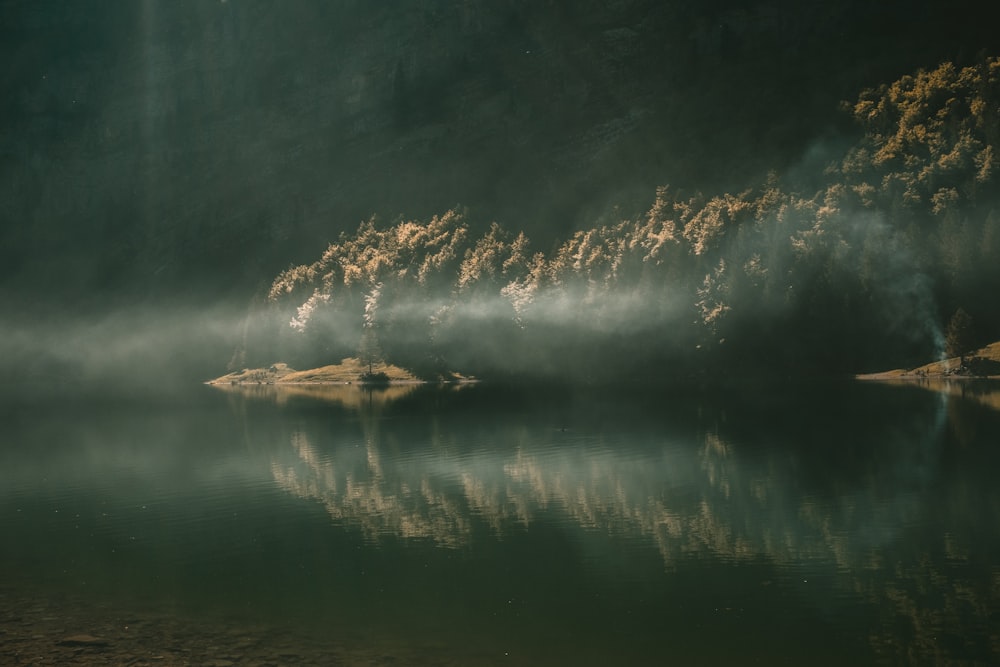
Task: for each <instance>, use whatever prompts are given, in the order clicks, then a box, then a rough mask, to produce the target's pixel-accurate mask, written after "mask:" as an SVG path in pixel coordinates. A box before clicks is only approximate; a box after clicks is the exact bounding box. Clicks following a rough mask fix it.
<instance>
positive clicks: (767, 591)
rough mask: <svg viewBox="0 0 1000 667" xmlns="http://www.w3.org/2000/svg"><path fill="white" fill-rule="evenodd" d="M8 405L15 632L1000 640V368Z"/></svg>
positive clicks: (390, 646) (485, 653)
mask: <svg viewBox="0 0 1000 667" xmlns="http://www.w3.org/2000/svg"><path fill="white" fill-rule="evenodd" d="M0 416H2V422H0V424H2V425H0V434H2V435H0V536H2V537H0V573H2V574H0V663H3V664H15V665H16V664H105V663H111V664H134V665H143V664H158V665H173V664H176V665H181V664H211V665H217V666H220V667H221V666H225V665H234V664H239V665H244V664H246V665H269V664H270V665H283V664H295V665H300V664H301V665H308V664H312V665H327V664H349V665H353V664H357V665H606V664H629V665H653V664H680V665H688V664H698V665H737V664H762V665H775V664H789V665H801V664H811V665H816V664H829V665H844V664H852V665H861V664H900V663H949V664H951V663H954V664H988V663H994V664H996V663H1000V484H997V482H996V479H995V478H996V475H997V473H998V471H1000V389H998V387H997V386H996V385H981V384H972V383H968V384H940V385H938V386H935V387H931V386H927V387H916V386H888V385H882V384H862V383H845V384H838V385H822V384H810V385H797V386H779V387H775V386H759V387H758V386H742V387H732V388H729V389H725V390H718V389H716V390H712V391H709V390H707V389H692V390H690V391H678V390H661V391H654V390H643V389H630V390H622V389H621V388H617V389H602V388H580V387H575V388H573V387H571V388H567V387H542V386H533V387H528V388H511V387H495V386H490V385H485V384H483V385H469V386H444V387H436V386H417V385H412V386H409V385H407V386H392V387H389V388H384V389H372V390H366V389H363V388H360V387H356V386H327V387H320V386H298V387H276V386H268V385H263V386H255V387H245V388H240V387H208V386H194V387H191V388H190V390H189V391H188V392H185V393H183V395H179V396H173V395H169V396H165V395H159V396H155V397H152V396H151V397H142V396H132V397H130V398H128V399H127V400H106V399H102V397H101V396H100V395H99V394H97V395H95V394H93V393H90V394H88V395H80V396H66V395H63V396H61V397H60V398H58V399H41V398H35V399H30V400H29V399H24V398H8V399H6V400H5V404H4V407H3V412H2V415H0ZM74 638H75V639H74Z"/></svg>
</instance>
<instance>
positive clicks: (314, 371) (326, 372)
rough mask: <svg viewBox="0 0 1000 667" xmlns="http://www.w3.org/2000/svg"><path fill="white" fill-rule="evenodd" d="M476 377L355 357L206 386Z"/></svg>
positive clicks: (278, 366) (230, 376) (261, 371)
mask: <svg viewBox="0 0 1000 667" xmlns="http://www.w3.org/2000/svg"><path fill="white" fill-rule="evenodd" d="M475 381H476V380H475V378H473V377H469V376H465V375H461V374H458V373H446V374H442V375H439V376H437V377H435V378H425V377H418V376H417V375H415V374H414V373H412V372H410V371H408V370H406V369H405V368H400V367H399V366H395V365H393V364H387V363H385V362H381V361H380V362H377V363H373V364H365V363H362V362H361V360H360V359H358V358H356V357H347V358H345V359H342V360H341V361H340V363H339V364H331V365H328V366H320V367H318V368H310V369H307V370H295V369H294V368H291V367H289V366H288V364H285V363H274V364H271V365H270V366H268V367H266V368H244V369H243V370H240V371H234V372H232V373H227V374H226V375H223V376H221V377H217V378H215V379H214V380H209V381H208V382H206V383H205V384H227V385H234V384H236V385H239V384H368V385H386V384H419V383H433V382H437V383H455V382H475Z"/></svg>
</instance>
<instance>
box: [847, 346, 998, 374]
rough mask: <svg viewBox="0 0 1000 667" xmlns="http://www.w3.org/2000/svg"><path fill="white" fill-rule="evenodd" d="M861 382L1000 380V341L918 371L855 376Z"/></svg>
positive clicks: (917, 369) (933, 363) (893, 371)
mask: <svg viewBox="0 0 1000 667" xmlns="http://www.w3.org/2000/svg"><path fill="white" fill-rule="evenodd" d="M855 377H856V378H857V379H858V380H926V379H956V380H958V379H988V380H998V379H1000V341H997V342H995V343H990V344H989V345H987V346H986V347H982V348H979V349H978V350H976V351H974V352H970V353H969V354H965V355H963V356H961V357H952V358H950V359H942V360H940V361H934V362H931V363H929V364H924V365H923V366H918V367H917V368H911V369H903V368H897V369H894V370H891V371H882V372H880V373H866V374H862V375H856V376H855Z"/></svg>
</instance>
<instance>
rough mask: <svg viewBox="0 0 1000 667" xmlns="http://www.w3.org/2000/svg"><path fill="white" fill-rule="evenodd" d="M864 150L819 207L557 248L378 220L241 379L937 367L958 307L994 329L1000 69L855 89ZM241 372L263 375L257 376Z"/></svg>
mask: <svg viewBox="0 0 1000 667" xmlns="http://www.w3.org/2000/svg"><path fill="white" fill-rule="evenodd" d="M844 112H845V113H847V114H849V115H850V116H852V117H853V119H854V121H855V122H857V123H858V124H859V125H860V127H861V128H862V129H863V136H862V137H861V139H860V140H859V141H858V142H857V143H856V144H855V145H853V146H851V147H850V148H848V149H847V150H846V151H844V153H843V154H842V155H841V156H840V157H839V159H836V160H832V161H831V162H829V163H828V164H827V165H826V169H825V170H824V175H823V177H822V178H823V180H824V181H825V183H823V184H822V186H821V187H819V188H818V189H816V190H814V191H809V192H803V191H801V190H798V189H790V186H789V185H788V184H787V183H785V182H783V180H782V179H781V178H779V177H778V176H777V175H775V174H771V175H770V176H768V177H767V178H766V179H763V180H762V181H761V182H760V183H758V184H756V185H754V186H753V187H750V188H748V189H746V190H743V191H742V192H739V193H737V194H729V193H726V194H720V195H714V196H708V195H703V194H693V195H685V194H682V193H679V192H675V191H673V190H672V189H671V188H670V187H667V186H663V187H660V188H658V189H657V190H656V192H655V202H654V204H653V205H652V207H651V208H650V209H649V210H648V211H646V212H645V213H643V214H641V215H638V216H635V217H622V218H620V219H618V220H612V221H608V222H603V223H600V224H596V225H595V226H594V227H592V228H590V229H584V230H581V231H578V232H576V233H574V234H573V235H572V236H571V237H570V238H568V239H567V240H566V241H565V242H563V243H561V244H559V245H558V246H556V247H555V248H554V249H552V250H551V251H549V252H546V251H544V250H538V249H533V248H532V246H531V242H530V240H529V239H528V237H527V236H526V235H525V233H524V232H523V231H517V232H516V233H515V232H512V231H507V230H506V229H504V227H503V226H501V225H499V224H496V223H494V224H493V225H492V226H490V227H489V228H488V230H487V231H486V232H485V233H482V234H475V233H473V232H472V226H471V225H470V224H469V222H468V220H467V219H466V216H465V215H463V213H462V212H460V211H455V210H451V211H448V212H447V213H444V214H442V215H439V216H434V217H433V218H431V219H430V220H428V221H425V222H419V221H405V222H399V223H396V224H393V225H387V226H378V225H376V224H375V223H374V222H372V221H368V222H366V223H364V224H362V225H361V227H360V228H359V229H358V230H357V232H356V233H354V234H345V235H342V236H341V238H340V239H339V240H338V241H337V242H335V243H333V244H331V245H330V246H329V247H328V248H327V249H326V251H325V252H324V253H323V255H322V256H321V257H320V259H319V260H317V261H315V262H313V263H311V264H305V265H301V266H295V267H291V268H289V269H288V270H286V271H284V272H282V273H281V275H279V276H278V277H277V278H276V280H275V281H274V283H273V285H272V286H271V288H270V292H269V295H268V300H269V302H270V306H269V307H267V308H263V309H260V310H258V311H257V313H256V315H255V316H254V317H255V318H256V320H257V323H256V324H254V325H253V327H252V328H251V329H252V331H249V330H248V336H247V339H246V340H245V341H244V344H243V345H242V346H241V348H240V349H239V350H238V354H237V357H236V359H235V360H234V363H236V364H245V363H249V362H253V361H268V360H269V359H267V357H268V356H273V355H275V354H284V355H292V356H296V355H298V356H300V357H303V358H309V357H310V356H316V355H318V356H323V355H333V356H332V358H339V356H337V355H339V354H349V353H351V352H352V351H353V350H355V349H357V347H358V344H359V341H360V340H362V339H363V338H364V337H365V336H367V337H368V338H371V337H373V336H376V337H377V339H378V343H379V348H380V350H381V352H382V353H383V354H384V355H385V356H386V357H387V358H388V359H389V360H391V361H392V362H394V363H398V364H401V365H405V366H410V367H414V368H424V369H427V370H433V369H434V368H435V367H441V368H443V367H445V366H449V367H455V368H458V369H460V370H464V371H471V372H479V373H490V372H492V373H494V374H495V373H498V372H500V373H514V374H541V373H558V374H560V375H570V376H577V377H597V378H600V377H610V376H621V375H622V374H635V373H639V374H649V373H654V374H662V373H667V374H669V373H681V374H684V375H687V374H690V373H692V372H714V371H724V372H748V371H752V372H768V371H777V372H781V373H789V372H803V371H810V372H811V371H819V372H849V371H856V370H864V369H871V368H875V367H878V366H886V365H887V364H895V363H907V362H912V361H916V360H919V359H922V358H927V357H933V356H935V355H937V354H940V353H942V352H943V351H944V345H945V340H944V335H943V333H942V331H943V330H944V328H945V325H946V324H947V321H948V318H949V317H950V316H951V314H952V313H953V312H954V311H955V310H956V309H958V308H962V309H964V311H966V312H968V313H970V314H971V318H972V319H973V321H975V322H976V327H977V331H978V333H979V336H980V337H985V336H995V335H996V333H997V332H998V331H1000V314H998V313H997V311H996V308H995V294H996V293H997V289H998V288H1000V268H998V267H1000V263H998V261H997V260H998V259H1000V190H998V188H997V178H998V173H997V172H998V170H997V151H998V149H1000V146H998V138H1000V59H997V58H987V59H984V60H982V61H981V62H979V63H977V64H976V65H973V66H969V67H964V68H959V67H956V66H955V65H953V64H950V63H946V64H943V65H941V66H939V67H937V68H936V69H933V70H926V71H925V70H921V71H918V72H917V73H915V74H913V75H907V76H905V77H902V78H901V79H899V80H897V81H895V82H893V83H891V84H888V85H883V86H879V87H877V88H872V89H868V90H865V91H863V92H862V93H861V94H860V96H859V97H858V98H857V101H856V102H855V103H853V104H852V105H845V109H844ZM248 355H249V358H248Z"/></svg>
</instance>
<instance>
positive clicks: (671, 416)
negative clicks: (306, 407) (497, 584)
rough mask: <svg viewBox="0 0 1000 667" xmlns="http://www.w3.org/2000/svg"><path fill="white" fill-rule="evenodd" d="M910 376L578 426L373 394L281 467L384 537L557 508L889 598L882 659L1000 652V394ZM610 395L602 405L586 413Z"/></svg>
mask: <svg viewBox="0 0 1000 667" xmlns="http://www.w3.org/2000/svg"><path fill="white" fill-rule="evenodd" d="M892 391H893V390H892V389H891V388H888V389H887V388H879V389H873V390H867V389H866V390H864V391H863V392H862V394H861V395H856V394H852V393H850V392H847V393H837V392H835V393H832V394H818V395H813V396H807V397H802V396H798V397H785V399H787V400H788V401H789V402H787V403H782V401H777V402H772V403H770V404H766V405H761V404H753V403H747V401H746V400H745V399H741V400H738V401H736V402H735V403H734V402H731V401H730V402H726V403H723V405H722V406H721V407H716V408H711V407H709V408H706V407H705V406H700V408H699V409H698V410H692V409H691V406H690V405H686V404H684V402H683V401H680V404H679V405H676V406H674V407H673V408H669V407H665V408H664V409H661V410H658V411H657V412H655V413H652V414H656V415H658V416H657V417H656V418H650V416H649V414H648V413H647V414H646V417H645V419H646V421H642V420H640V421H638V422H636V421H635V420H633V419H632V417H633V416H634V415H625V416H624V417H622V418H621V419H618V420H616V419H612V420H610V422H609V420H607V419H604V420H600V419H597V420H591V421H590V422H588V421H587V420H584V422H583V423H582V424H580V425H579V427H575V428H573V429H572V430H566V429H565V428H564V427H562V426H560V424H561V423H564V422H565V419H564V418H563V417H564V415H565V414H566V413H567V411H569V412H574V409H573V408H566V406H562V407H556V408H555V409H553V408H552V407H551V406H545V407H544V408H543V407H539V408H538V409H537V410H534V411H532V410H530V409H529V410H527V411H526V412H522V413H520V414H517V413H516V414H515V416H514V418H510V415H506V416H505V417H504V418H503V419H499V420H498V419H496V418H495V417H494V418H487V421H488V423H487V424H486V425H485V426H483V425H481V426H480V427H479V428H478V430H475V431H472V432H470V430H469V422H470V421H475V420H477V419H479V418H480V415H475V414H474V415H472V416H471V417H469V416H468V414H467V413H466V412H464V411H463V410H462V409H458V408H456V409H455V410H452V411H450V410H449V409H448V406H447V404H445V405H444V406H443V407H442V403H441V401H440V397H439V398H438V400H436V401H433V402H432V405H433V406H434V407H435V409H433V410H430V411H426V410H424V409H423V408H426V407H427V404H426V403H424V404H420V405H421V406H422V407H421V408H415V409H414V410H412V411H410V412H407V411H405V410H404V411H402V412H401V413H400V414H398V415H395V416H392V415H390V416H389V417H388V418H387V417H386V416H385V415H382V418H379V419H375V418H372V416H371V414H370V413H368V414H366V410H367V409H368V408H366V406H365V405H364V403H363V402H362V403H355V404H351V405H354V407H355V408H356V409H357V413H356V414H355V415H354V416H353V417H350V415H341V419H343V418H344V417H348V421H349V422H350V423H351V424H352V425H353V426H354V429H353V430H352V429H343V428H340V427H336V426H334V422H336V421H337V420H336V419H333V420H329V421H327V420H323V419H318V420H300V421H298V422H297V425H296V427H295V428H294V429H293V430H291V431H290V432H289V433H287V434H285V435H284V436H283V438H284V439H283V441H284V443H285V445H284V447H283V448H275V449H272V461H271V472H272V475H273V477H274V480H275V482H276V483H277V484H278V486H280V488H282V489H284V490H285V491H287V492H288V493H290V494H292V495H294V496H296V497H299V498H303V499H309V500H312V501H315V502H318V503H321V504H322V506H323V507H324V508H325V510H326V512H327V513H328V515H329V516H330V517H331V519H332V520H333V521H334V522H335V524H337V525H343V526H346V527H350V528H352V529H357V530H360V531H361V532H362V533H363V534H364V535H365V537H366V539H368V540H369V541H370V542H371V543H373V544H376V545H377V544H380V543H382V542H384V541H385V540H422V541H429V542H432V543H434V544H436V545H438V546H439V547H442V548H447V549H470V548H477V545H480V544H482V541H483V540H503V539H505V538H507V537H509V536H511V535H513V534H517V533H519V532H522V531H526V530H527V531H530V530H532V528H533V526H535V525H536V524H538V523H542V524H544V525H546V526H551V525H558V526H561V527H563V528H562V529H563V530H566V529H570V528H572V529H574V530H575V531H577V538H576V539H578V540H579V541H580V542H581V543H585V542H588V541H591V542H593V541H594V540H598V539H599V540H611V541H612V543H613V544H617V545H618V548H626V549H627V548H635V547H629V546H628V545H630V544H632V545H642V544H645V545H649V546H651V547H653V548H655V550H656V552H657V553H658V554H659V557H660V559H661V562H662V565H663V568H664V571H665V572H666V573H670V572H677V571H680V570H684V569H685V568H689V567H690V564H691V563H692V562H698V563H708V562H715V563H720V564H729V565H730V566H739V565H740V564H745V565H748V566H749V565H753V564H756V563H760V562H767V563H769V564H771V565H773V566H775V567H776V568H777V572H778V577H779V579H778V581H777V583H778V585H784V586H786V587H794V588H795V589H796V590H798V591H799V594H800V595H801V596H803V599H804V600H812V602H810V603H809V604H811V605H813V606H815V607H816V608H822V609H824V610H826V612H827V613H845V612H844V611H843V610H845V609H850V608H851V607H852V605H857V604H859V602H860V601H865V602H867V603H869V604H872V605H874V609H876V610H877V615H878V617H879V622H878V623H876V624H874V625H873V626H872V628H871V631H870V637H869V640H870V644H871V647H872V648H873V649H874V650H875V652H876V654H877V655H879V656H881V657H882V658H885V659H889V660H891V661H904V662H909V661H918V662H919V661H922V660H925V659H932V660H939V661H949V660H955V659H964V658H969V657H974V656H982V655H991V656H1000V639H998V635H997V634H996V633H995V632H993V631H992V630H991V624H990V619H991V618H993V617H995V615H996V614H997V613H998V612H1000V560H998V555H1000V552H998V548H997V547H998V539H997V537H998V536H997V534H996V532H995V526H996V525H998V519H1000V493H998V492H997V491H996V490H995V487H994V486H993V485H992V484H991V481H990V480H989V479H987V477H988V473H986V472H985V470H989V469H990V468H989V467H987V468H983V469H978V470H977V465H979V464H981V463H989V464H994V463H995V462H996V454H995V453H994V452H993V451H992V450H991V449H988V448H987V447H986V446H985V441H984V439H983V438H984V437H986V436H987V435H988V436H989V437H992V438H995V436H996V434H997V430H996V428H997V420H996V418H995V417H992V416H990V415H989V414H987V415H985V416H984V414H982V413H981V412H977V410H981V408H977V407H976V406H979V405H985V406H989V407H994V406H992V405H991V403H990V401H991V400H993V399H992V398H990V397H992V396H995V394H991V393H988V392H987V393H978V392H977V393H975V394H973V395H971V398H972V399H973V400H972V401H971V402H969V401H967V400H963V399H962V394H956V392H955V391H952V390H951V388H949V390H948V391H947V392H945V393H936V394H929V393H928V394H922V393H920V392H916V393H914V392H913V391H910V390H906V389H903V390H900V391H901V392H902V393H901V394H899V395H898V396H894V395H892V394H891V392H892ZM870 392H875V393H878V400H877V401H874V402H873V401H872V400H871V399H872V395H870ZM880 392H890V393H880ZM984 396H985V397H986V400H983V397H984ZM969 397H970V394H969V393H968V390H966V392H965V394H964V398H966V399H968V398H969ZM783 400H784V399H783ZM341 405H342V406H346V405H348V403H347V402H342V403H341ZM381 406H382V408H386V407H387V406H388V402H383V403H382V404H381ZM466 407H467V406H466ZM480 407H481V406H480ZM595 411H599V408H597V407H595V406H593V405H588V404H586V402H584V405H583V407H580V406H577V407H576V408H575V412H574V414H575V415H576V416H577V417H579V416H580V415H581V414H584V415H592V414H593V413H594V412H595ZM388 412H390V413H391V412H392V411H391V410H389V411H388ZM553 414H556V415H558V416H559V417H558V419H557V418H555V417H553V416H552V415H553ZM971 424H976V426H970V425H971ZM605 549H606V548H605ZM593 566H594V567H601V562H600V560H598V561H596V562H595V563H594V564H593ZM810 581H813V582H814V583H813V585H812V586H810V585H809V582H810ZM816 582H822V583H816ZM765 583H770V582H765ZM837 608H839V609H841V610H842V611H841V612H833V609H837Z"/></svg>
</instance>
